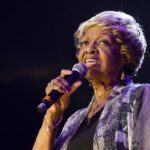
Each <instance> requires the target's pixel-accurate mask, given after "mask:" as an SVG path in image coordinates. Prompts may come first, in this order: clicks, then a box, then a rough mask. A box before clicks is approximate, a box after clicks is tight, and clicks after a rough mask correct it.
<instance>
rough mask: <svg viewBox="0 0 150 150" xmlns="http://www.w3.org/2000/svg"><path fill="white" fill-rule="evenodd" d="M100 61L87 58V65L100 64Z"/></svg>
mask: <svg viewBox="0 0 150 150" xmlns="http://www.w3.org/2000/svg"><path fill="white" fill-rule="evenodd" d="M99 63H100V61H99V60H96V59H93V58H87V59H86V60H85V64H99Z"/></svg>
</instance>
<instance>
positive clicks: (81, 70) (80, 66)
mask: <svg viewBox="0 0 150 150" xmlns="http://www.w3.org/2000/svg"><path fill="white" fill-rule="evenodd" d="M72 70H75V71H78V72H79V74H80V75H81V77H84V76H85V75H86V73H87V67H86V66H85V64H81V63H78V64H75V65H74V66H73V67H72Z"/></svg>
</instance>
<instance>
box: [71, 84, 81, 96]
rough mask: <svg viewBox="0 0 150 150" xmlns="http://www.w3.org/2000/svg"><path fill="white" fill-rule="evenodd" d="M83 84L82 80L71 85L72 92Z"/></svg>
mask: <svg viewBox="0 0 150 150" xmlns="http://www.w3.org/2000/svg"><path fill="white" fill-rule="evenodd" d="M81 85H82V81H77V82H75V83H74V84H73V85H72V87H71V91H70V94H72V93H74V92H75V91H76V90H77V89H78V88H79V87H80V86H81Z"/></svg>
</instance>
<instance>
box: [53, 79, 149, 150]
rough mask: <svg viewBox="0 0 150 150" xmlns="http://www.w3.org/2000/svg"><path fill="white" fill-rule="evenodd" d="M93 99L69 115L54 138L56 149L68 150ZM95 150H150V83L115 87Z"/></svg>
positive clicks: (97, 136)
mask: <svg viewBox="0 0 150 150" xmlns="http://www.w3.org/2000/svg"><path fill="white" fill-rule="evenodd" d="M92 102H93V99H92V100H91V102H90V104H89V106H88V107H87V108H84V109H80V110H78V111H76V112H75V113H74V114H73V115H72V116H71V117H69V119H68V120H67V122H66V124H65V125H64V128H63V129H62V132H61V134H60V135H59V137H58V139H56V141H55V146H56V149H57V150H67V146H68V144H69V142H70V140H71V139H72V137H73V135H74V134H75V133H76V131H77V129H78V128H79V126H80V124H81V123H82V121H83V120H84V118H85V116H86V114H87V112H88V109H89V108H90V105H91V104H92ZM93 150H150V85H149V84H134V83H133V82H131V83H129V84H127V85H126V86H120V85H117V86H115V87H114V88H113V90H112V92H111V94H110V96H109V99H108V101H107V103H106V105H105V107H104V109H103V112H102V114H101V116H100V118H99V121H98V124H97V127H96V130H95V134H94V138H93Z"/></svg>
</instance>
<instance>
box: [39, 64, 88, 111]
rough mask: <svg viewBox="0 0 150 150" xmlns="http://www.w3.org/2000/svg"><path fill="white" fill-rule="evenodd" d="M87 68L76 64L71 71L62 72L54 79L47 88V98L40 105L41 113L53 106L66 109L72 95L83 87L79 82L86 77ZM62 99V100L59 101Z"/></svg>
mask: <svg viewBox="0 0 150 150" xmlns="http://www.w3.org/2000/svg"><path fill="white" fill-rule="evenodd" d="M86 72H87V68H86V66H85V65H84V64H75V65H74V66H73V68H72V71H71V70H62V71H61V75H60V76H58V77H57V78H55V79H53V80H52V81H51V82H50V83H49V84H48V85H47V87H46V96H45V97H44V98H43V100H42V102H41V103H40V104H39V105H38V111H39V112H46V110H47V109H48V108H49V107H50V106H51V105H52V104H55V103H57V104H55V105H58V103H59V105H60V107H62V108H61V109H63V110H64V109H66V107H67V106H68V103H69V100H68V99H69V97H70V95H71V94H72V93H73V92H74V91H75V90H76V89H77V88H78V87H79V86H80V85H81V81H78V80H79V79H81V78H82V77H84V76H85V75H86ZM59 99H60V100H59Z"/></svg>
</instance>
